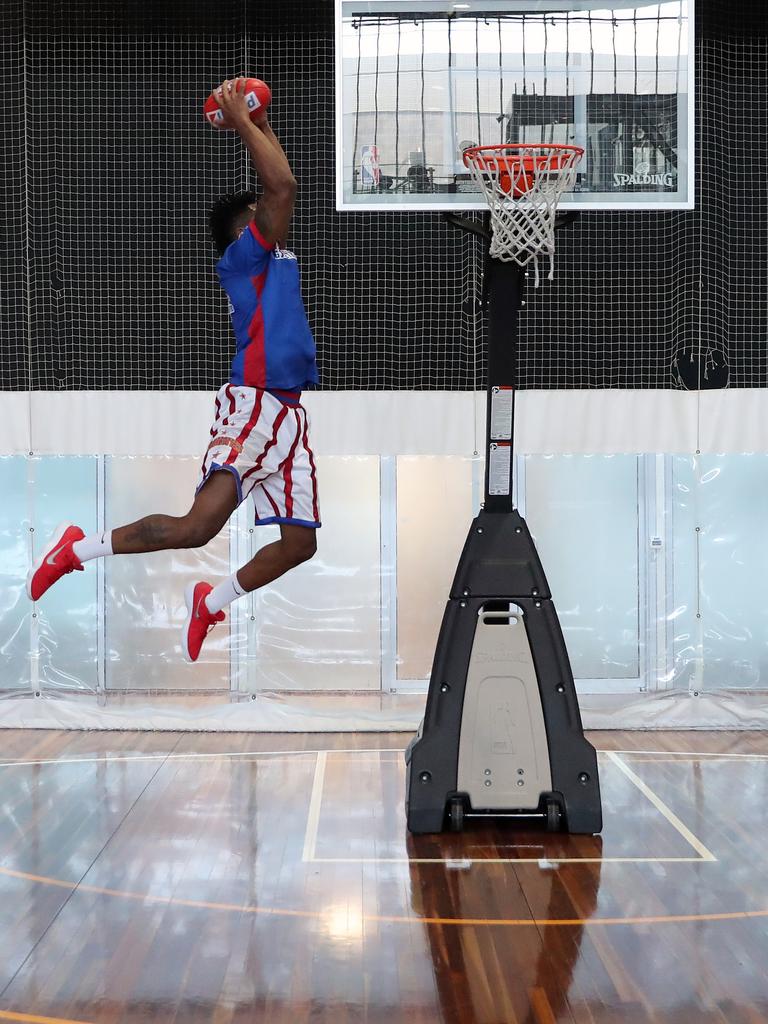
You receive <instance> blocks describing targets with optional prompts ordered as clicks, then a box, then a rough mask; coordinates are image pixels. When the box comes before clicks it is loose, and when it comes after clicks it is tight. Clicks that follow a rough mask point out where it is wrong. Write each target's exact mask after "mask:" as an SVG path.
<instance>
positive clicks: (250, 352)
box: [243, 270, 267, 388]
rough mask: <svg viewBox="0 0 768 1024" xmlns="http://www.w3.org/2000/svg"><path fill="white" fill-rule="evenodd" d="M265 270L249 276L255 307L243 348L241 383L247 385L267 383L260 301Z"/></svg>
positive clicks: (262, 311) (261, 386)
mask: <svg viewBox="0 0 768 1024" xmlns="http://www.w3.org/2000/svg"><path fill="white" fill-rule="evenodd" d="M266 277H267V271H266V270H263V271H262V272H261V273H260V274H258V275H257V276H256V277H252V278H251V284H252V285H253V287H254V289H255V290H256V309H255V311H254V314H253V316H252V317H251V322H250V323H249V324H248V337H249V339H250V341H249V343H248V347H247V348H246V350H245V359H244V361H243V383H244V384H245V385H246V386H248V387H256V388H263V387H264V385H265V384H266V383H267V355H266V350H265V347H264V309H263V307H262V303H261V293H262V292H263V291H264V282H265V281H266Z"/></svg>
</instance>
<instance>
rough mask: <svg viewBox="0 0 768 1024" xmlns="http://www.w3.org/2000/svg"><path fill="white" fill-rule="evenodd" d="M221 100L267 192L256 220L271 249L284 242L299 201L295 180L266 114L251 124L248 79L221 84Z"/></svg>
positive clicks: (226, 117)
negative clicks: (295, 203)
mask: <svg viewBox="0 0 768 1024" xmlns="http://www.w3.org/2000/svg"><path fill="white" fill-rule="evenodd" d="M218 99H219V103H220V105H221V109H222V110H223V111H224V118H225V124H226V125H227V126H231V127H232V128H234V129H235V131H236V132H237V133H238V134H239V136H240V138H241V139H242V140H243V142H244V144H245V147H246V149H247V150H248V154H249V156H250V158H251V160H253V164H254V167H255V168H256V173H257V174H258V175H259V179H260V180H261V184H262V186H263V188H264V194H263V196H262V197H261V199H260V200H259V202H258V203H257V205H256V214H255V216H254V220H255V222H256V226H257V227H258V229H259V233H260V234H261V235H262V237H263V238H264V240H265V241H266V242H268V243H269V244H270V245H274V243H275V242H279V241H284V240H285V238H286V236H287V234H288V226H289V224H290V222H291V217H292V215H293V205H294V202H295V200H296V179H295V178H294V176H293V171H292V170H291V165H290V164H289V163H288V158H287V157H286V155H285V153H284V152H283V149H282V147H281V146H280V143H279V142H278V141H277V138H276V137H275V134H274V132H273V131H272V129H271V128H270V127H269V124H268V122H267V114H266V111H264V113H263V114H262V116H261V118H260V119H259V120H258V121H257V122H253V121H252V120H251V117H250V111H249V110H248V106H247V104H246V102H245V79H243V78H237V79H235V80H234V81H227V82H224V83H222V86H221V94H220V95H219V97H218Z"/></svg>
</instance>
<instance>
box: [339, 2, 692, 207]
mask: <svg viewBox="0 0 768 1024" xmlns="http://www.w3.org/2000/svg"><path fill="white" fill-rule="evenodd" d="M693 19H694V0H672V2H667V3H648V2H647V0H614V2H613V3H607V2H605V0H466V2H452V0H367V2H365V0H336V129H337V135H336V198H337V208H338V209H340V210H360V209H367V210H451V209H453V210H456V209H463V210H471V209H477V210H483V209H486V202H485V199H484V197H483V196H482V194H481V193H480V192H479V191H478V190H477V188H476V186H475V184H474V182H473V181H472V179H471V177H470V174H469V171H468V169H467V168H466V167H465V166H464V162H463V159H462V153H463V151H464V150H465V149H466V148H467V147H469V146H473V145H487V144H493V143H498V142H510V143H514V142H528V143H532V142H550V143H551V142H559V143H572V144H574V145H577V146H581V147H583V148H584V151H585V153H584V158H583V160H582V162H581V164H580V167H579V173H578V175H577V179H576V185H575V188H574V191H573V192H572V193H570V194H568V195H566V196H564V197H563V200H562V203H561V206H564V207H571V208H578V209H592V210H594V209H617V210H627V209H678V210H679V209H692V208H693V205H694V187H693V169H694V168H693V157H694V137H693V131H694V123H693V113H694V108H693V84H694V71H693V58H694V46H693Z"/></svg>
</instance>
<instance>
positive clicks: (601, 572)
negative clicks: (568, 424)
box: [525, 455, 641, 679]
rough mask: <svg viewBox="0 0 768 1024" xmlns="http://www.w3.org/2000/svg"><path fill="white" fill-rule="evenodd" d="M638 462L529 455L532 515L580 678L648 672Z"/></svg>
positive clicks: (617, 458)
mask: <svg viewBox="0 0 768 1024" xmlns="http://www.w3.org/2000/svg"><path fill="white" fill-rule="evenodd" d="M638 464H639V458H638V456H634V455H609V456H602V455H551V456H549V455H546V456H545V455H530V456H527V457H526V459H525V518H526V521H527V523H528V527H529V529H530V531H531V533H532V535H533V537H534V539H535V541H536V546H537V548H538V551H539V555H540V557H541V560H542V563H543V565H544V571H545V573H546V575H547V579H548V580H549V585H550V587H551V589H552V597H553V601H554V604H555V608H556V609H557V612H558V615H559V618H560V624H561V626H562V629H563V633H564V635H565V643H566V646H567V648H568V653H569V655H570V659H571V665H572V668H573V674H574V676H575V677H576V679H636V678H638V677H639V675H640V670H641V663H640V647H641V642H640V636H641V634H640V578H639V569H640V565H639V558H638V515H639V512H638Z"/></svg>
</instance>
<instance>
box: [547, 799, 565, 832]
mask: <svg viewBox="0 0 768 1024" xmlns="http://www.w3.org/2000/svg"><path fill="white" fill-rule="evenodd" d="M562 822H563V812H562V811H561V810H560V804H559V803H557V802H556V801H555V800H548V801H547V832H559V831H560V826H561V825H562Z"/></svg>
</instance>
